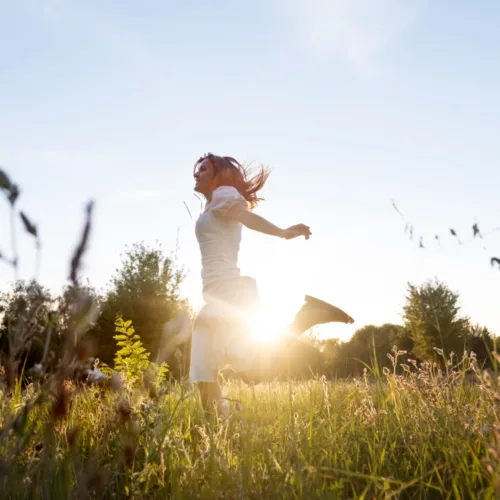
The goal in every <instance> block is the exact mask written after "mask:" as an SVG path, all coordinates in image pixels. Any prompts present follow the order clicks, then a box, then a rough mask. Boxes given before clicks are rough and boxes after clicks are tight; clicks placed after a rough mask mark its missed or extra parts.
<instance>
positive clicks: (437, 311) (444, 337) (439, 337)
mask: <svg viewBox="0 0 500 500" xmlns="http://www.w3.org/2000/svg"><path fill="white" fill-rule="evenodd" d="M458 301H459V297H458V294H457V293H455V292H453V291H451V290H450V289H449V288H448V287H447V286H446V285H445V284H444V283H441V282H440V281H437V280H435V281H428V282H426V283H424V284H423V285H421V286H415V285H412V284H411V283H409V284H408V295H407V297H406V304H405V306H404V308H403V313H404V317H403V319H404V323H405V326H406V328H407V329H408V331H409V332H410V336H411V339H412V340H413V342H414V347H413V353H414V354H415V356H417V357H418V358H420V359H431V358H432V357H433V356H434V348H435V347H439V348H441V349H443V350H445V351H446V352H448V353H449V352H451V351H454V352H455V353H461V352H463V350H464V345H465V339H466V336H467V333H468V331H469V328H470V323H469V320H468V318H463V317H460V315H459V313H460V306H459V304H458Z"/></svg>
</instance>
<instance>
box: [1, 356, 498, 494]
mask: <svg viewBox="0 0 500 500" xmlns="http://www.w3.org/2000/svg"><path fill="white" fill-rule="evenodd" d="M471 368H472V369H473V368H474V360H473V358H472V359H471V358H468V359H466V360H463V361H462V362H461V363H460V364H459V365H457V366H456V367H455V368H454V369H452V367H451V366H448V370H446V369H443V370H442V371H440V370H438V369H437V368H436V367H433V366H432V365H430V364H425V365H422V366H420V365H419V366H414V365H412V364H411V362H410V363H409V364H408V365H402V369H401V374H400V375H398V374H396V373H393V372H387V370H386V372H385V373H384V374H379V375H378V376H376V377H374V376H370V377H365V378H361V379H360V380H353V381H350V382H345V381H339V382H333V381H326V380H324V379H316V380H311V381H305V382H292V381H290V382H273V383H265V384H260V385H257V386H254V387H247V386H244V385H242V384H239V383H236V382H231V383H227V384H226V385H225V392H226V394H227V396H228V398H230V407H231V416H230V418H229V419H228V420H226V421H219V422H218V423H217V424H216V425H215V426H212V425H208V424H207V422H206V421H205V420H204V416H203V414H202V412H201V409H200V404H199V400H198V397H197V394H196V392H194V390H193V388H191V387H190V386H189V385H187V384H186V385H179V384H177V385H175V386H170V387H168V388H167V390H166V391H165V390H163V391H162V390H160V391H159V392H156V391H154V390H151V389H150V390H149V391H146V390H144V389H143V388H141V389H140V390H139V389H136V390H133V391H127V390H125V389H124V388H121V389H120V388H116V387H115V388H114V389H113V388H112V387H111V388H106V389H103V388H98V387H87V388H79V387H77V386H76V385H74V384H72V383H70V382H66V383H65V384H64V385H63V386H62V392H61V393H59V394H57V391H56V393H55V394H54V395H51V394H50V393H46V392H45V391H42V392H38V391H37V390H36V388H35V386H29V387H28V388H27V389H26V391H24V392H23V393H22V394H20V393H19V392H18V393H17V394H14V395H13V396H12V397H7V396H5V395H4V396H3V398H2V402H1V405H2V413H1V414H2V433H1V436H2V441H1V463H0V470H1V489H2V498H259V499H262V498H495V495H499V493H500V489H499V477H500V476H499V474H500V425H499V424H500V411H499V410H500V391H499V388H498V381H497V379H496V375H495V374H483V373H481V372H480V371H479V370H477V372H476V373H477V375H474V371H471ZM466 370H468V373H469V374H468V375H467V379H468V380H466ZM54 398H55V399H54Z"/></svg>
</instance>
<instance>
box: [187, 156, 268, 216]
mask: <svg viewBox="0 0 500 500" xmlns="http://www.w3.org/2000/svg"><path fill="white" fill-rule="evenodd" d="M204 160H209V161H210V163H211V164H212V167H213V169H214V180H215V187H216V188H218V187H220V186H232V187H234V188H235V189H237V190H238V192H239V193H240V194H241V196H243V198H245V200H246V201H247V202H248V204H249V208H250V210H253V209H254V208H255V207H256V206H257V204H258V203H259V201H263V200H264V198H261V197H259V196H257V193H258V192H259V191H260V190H261V189H262V188H263V187H264V184H265V183H266V181H267V179H268V177H269V174H270V173H271V171H270V170H269V169H268V168H266V167H263V166H262V165H261V166H259V167H258V168H257V169H255V168H253V167H251V166H250V165H246V166H244V165H242V164H241V163H240V162H238V161H237V160H235V159H234V158H232V157H231V156H217V155H214V154H212V153H207V154H206V155H204V156H202V157H201V158H199V159H198V161H197V162H196V163H195V165H194V171H196V169H197V167H198V166H199V165H200V163H201V162H202V161H204ZM255 170H256V171H255ZM254 171H255V172H254Z"/></svg>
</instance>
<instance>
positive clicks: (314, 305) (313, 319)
mask: <svg viewBox="0 0 500 500" xmlns="http://www.w3.org/2000/svg"><path fill="white" fill-rule="evenodd" d="M305 300H306V303H305V304H304V305H303V306H302V307H301V308H300V310H299V312H298V313H297V314H296V316H295V319H294V320H293V323H292V324H291V330H292V333H293V334H294V335H300V334H302V333H304V332H306V331H307V330H309V329H310V328H312V327H313V326H315V325H321V324H325V323H348V324H350V323H354V320H353V319H352V318H351V316H349V315H348V314H347V313H346V312H344V311H342V309H339V308H338V307H335V306H333V305H332V304H329V303H328V302H324V301H323V300H319V299H317V298H316V297H311V296H310V295H306V297H305Z"/></svg>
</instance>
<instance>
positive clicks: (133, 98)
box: [0, 0, 500, 338]
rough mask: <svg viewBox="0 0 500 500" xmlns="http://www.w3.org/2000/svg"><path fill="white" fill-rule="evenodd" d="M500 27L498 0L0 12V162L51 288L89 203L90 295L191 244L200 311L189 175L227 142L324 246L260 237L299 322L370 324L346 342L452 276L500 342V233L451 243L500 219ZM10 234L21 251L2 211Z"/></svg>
mask: <svg viewBox="0 0 500 500" xmlns="http://www.w3.org/2000/svg"><path fill="white" fill-rule="evenodd" d="M499 22H500V5H499V4H498V3H497V2H493V1H491V2H480V4H479V3H474V2H466V1H463V0H462V1H456V0H455V1H451V0H450V1H444V0H443V1H439V2H438V1H419V0H411V1H410V0H407V1H404V0H401V1H390V0H380V1H368V0H365V1H363V0H336V1H333V0H331V1H330V0H288V1H287V0H254V1H252V2H238V1H214V2H202V1H184V2H178V1H165V0H163V1H160V0H158V1H151V0H144V1H141V2H139V1H130V0H128V1H123V0H122V1H107V2H102V1H97V0H93V1H91V0H86V1H83V0H82V1H76V0H75V1H70V0H59V1H57V0H52V1H49V0H46V1H44V0H39V1H36V0H31V1H30V0H3V1H0V61H1V63H0V165H3V166H4V167H5V168H6V170H7V171H8V172H9V173H10V175H11V176H12V177H13V179H14V180H15V181H16V182H18V183H19V185H20V186H21V188H22V197H21V198H20V207H21V208H23V209H25V210H26V212H27V213H28V214H30V215H31V217H32V218H33V219H34V220H35V222H36V223H37V224H38V225H39V230H40V234H41V238H42V242H43V255H42V271H41V275H40V278H41V280H42V282H43V283H45V284H46V285H48V286H49V287H51V288H53V289H55V290H57V289H58V287H60V286H61V284H62V282H63V281H64V279H65V277H66V276H67V273H68V263H67V262H68V258H69V256H70V253H71V251H72V249H73V247H74V244H75V242H76V240H77V237H78V234H79V231H80V228H81V226H82V220H83V210H82V209H83V206H84V203H85V202H86V200H87V199H89V198H94V199H95V200H96V203H97V204H96V225H95V231H94V234H93V237H92V246H91V250H90V252H89V254H88V255H87V257H86V260H85V264H86V267H85V274H86V275H87V276H88V277H89V279H90V280H91V282H92V283H93V284H95V285H96V286H97V287H102V286H104V285H105V284H106V282H107V281H108V279H109V278H110V276H111V274H112V273H113V271H114V269H115V268H116V267H117V266H118V265H119V262H120V253H122V252H123V251H124V249H125V245H127V244H131V243H133V242H135V241H140V240H143V241H145V242H146V243H151V244H154V242H155V241H157V240H158V241H160V242H161V243H162V245H163V247H164V249H165V250H166V251H167V252H168V251H170V250H173V249H174V247H175V242H176V237H177V233H178V232H179V245H180V248H179V261H180V263H181V264H182V265H184V266H185V267H186V269H187V270H189V275H188V278H187V280H186V282H185V284H184V289H183V290H184V293H185V294H186V295H188V296H189V297H190V298H191V299H192V300H193V302H194V303H195V304H199V302H200V293H199V287H200V279H199V272H200V263H199V255H198V248H197V244H196V240H195V238H194V233H193V222H192V221H191V220H190V218H189V215H188V213H187V210H186V208H185V207H184V205H183V202H186V203H187V204H188V205H189V207H190V209H191V211H192V212H193V213H196V211H197V210H198V208H199V205H198V202H197V200H196V198H194V196H193V195H192V187H193V182H192V177H191V173H192V165H193V162H194V161H195V160H196V159H197V158H198V157H199V156H200V155H201V154H203V153H205V152H208V151H211V152H214V153H216V154H229V155H232V156H235V157H236V158H238V159H240V161H244V160H256V161H261V162H263V163H265V164H267V165H269V166H271V167H272V168H273V173H272V175H271V178H270V180H269V183H268V185H267V187H266V189H265V191H264V195H265V197H266V198H267V201H265V202H263V203H262V205H261V206H260V207H259V210H258V213H260V214H262V215H264V216H266V217H268V218H269V219H270V220H272V221H273V222H275V223H276V224H279V225H290V224H294V223H298V222H305V223H307V224H309V225H310V226H311V227H312V231H313V238H312V239H311V240H310V241H308V242H305V241H293V242H284V241H278V240H273V239H271V238H269V237H265V236H262V235H258V234H251V233H250V232H248V231H245V232H244V241H243V248H242V254H241V268H242V271H243V272H244V273H246V274H250V275H252V276H255V277H256V278H257V279H258V282H259V284H260V289H261V294H262V298H263V301H264V302H265V304H267V306H268V307H276V308H277V309H278V310H279V311H280V314H282V315H283V317H285V315H287V314H288V315H289V314H290V313H291V312H293V310H294V308H295V307H297V306H298V305H299V304H300V303H301V300H302V297H303V295H304V294H305V293H308V294H312V295H316V296H319V297H321V298H323V299H325V300H328V301H331V302H333V303H336V304H338V305H339V306H340V307H343V308H345V309H346V310H348V312H349V313H350V314H351V315H352V316H353V317H355V319H357V323H356V324H355V325H353V327H351V326H342V325H339V326H333V327H328V331H327V334H331V335H335V336H339V337H341V338H347V337H349V335H351V334H352V332H353V331H354V328H355V327H359V326H362V325H363V324H366V323H382V322H385V321H398V320H399V314H400V311H401V307H402V305H403V302H404V295H405V290H406V283H407V281H412V282H415V283H421V282H423V281H424V280H425V279H427V278H432V277H438V278H440V279H442V280H444V281H445V282H446V283H448V284H449V285H450V287H451V288H452V289H454V290H456V291H457V292H459V293H460V295H461V299H462V305H463V312H464V313H466V314H469V315H470V316H471V317H472V319H473V320H474V321H477V322H479V323H481V324H484V325H486V326H488V327H490V328H492V329H493V330H495V331H496V332H497V333H498V334H500V304H499V302H500V294H499V288H500V271H498V270H495V269H493V268H491V267H490V265H489V259H490V257H491V256H494V255H497V256H498V255H500V232H497V233H492V234H491V235H490V236H488V237H487V238H486V239H485V240H484V241H483V242H480V241H475V242H471V243H468V244H465V245H462V246H460V245H458V244H457V243H456V241H454V240H453V239H452V238H451V237H450V236H449V235H448V228H449V227H454V228H455V229H456V230H457V232H458V233H459V235H461V237H462V239H464V240H470V238H471V236H472V231H471V226H472V224H473V223H474V222H476V221H477V222H479V226H480V228H481V230H482V231H483V232H485V233H486V232H488V231H490V230H492V229H493V228H495V227H499V226H500V189H499V188H500V168H499V164H500V141H499V140H498V131H499V130H500V99H499V98H498V89H499V88H500V58H499V57H498V47H500V31H499V30H498V25H499ZM391 199H395V201H396V203H397V204H398V206H399V208H400V209H401V210H402V211H403V212H404V214H405V217H406V218H407V219H408V220H409V221H410V222H412V223H413V224H414V227H415V234H416V236H419V235H421V234H422V235H423V236H424V238H425V239H424V243H425V244H426V249H425V250H422V249H419V248H418V245H417V243H416V242H411V241H409V239H408V238H407V236H405V235H404V233H403V223H402V221H401V219H400V218H399V216H398V214H397V213H396V212H395V211H394V209H393V208H392V206H391ZM0 221H3V222H0V250H2V251H4V252H6V253H7V251H8V249H9V240H8V224H7V221H8V207H7V204H6V203H2V204H0ZM435 233H439V234H440V235H441V237H442V246H441V247H439V246H438V245H437V244H436V242H435V241H433V235H434V234H435ZM31 243H32V242H31V241H30V240H29V239H28V237H25V236H24V235H22V236H21V237H20V247H21V250H22V260H21V264H22V265H21V275H22V277H26V278H28V277H30V276H31V274H32V270H33V263H34V253H33V250H32V245H31ZM485 246H486V250H485V248H484V247H485ZM11 279H12V273H11V271H10V270H9V269H8V268H7V267H6V266H5V265H2V266H1V267H0V285H1V286H2V287H4V288H5V286H6V283H7V282H8V281H9V280H11Z"/></svg>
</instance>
